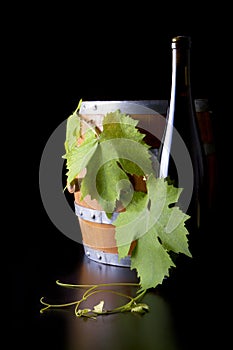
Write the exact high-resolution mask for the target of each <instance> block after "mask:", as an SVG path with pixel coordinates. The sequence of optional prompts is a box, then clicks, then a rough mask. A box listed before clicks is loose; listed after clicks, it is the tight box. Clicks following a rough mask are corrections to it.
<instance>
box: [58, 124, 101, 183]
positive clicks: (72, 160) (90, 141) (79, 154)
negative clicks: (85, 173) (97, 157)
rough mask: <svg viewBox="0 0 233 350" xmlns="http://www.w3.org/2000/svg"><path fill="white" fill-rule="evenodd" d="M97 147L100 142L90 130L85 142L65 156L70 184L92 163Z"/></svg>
mask: <svg viewBox="0 0 233 350" xmlns="http://www.w3.org/2000/svg"><path fill="white" fill-rule="evenodd" d="M76 143H77V141H76ZM97 145H98V142H97V139H96V135H95V134H94V133H93V131H92V130H89V131H88V132H86V138H85V140H84V142H83V143H82V144H81V145H79V146H77V144H75V145H73V147H72V148H71V149H70V151H69V152H68V153H67V154H66V155H65V156H64V158H65V159H66V167H67V169H68V172H67V173H66V175H67V182H68V183H71V182H72V181H73V180H74V179H75V178H76V177H77V176H78V174H79V173H80V172H81V171H82V170H83V169H85V168H86V166H87V165H88V163H90V160H91V158H92V157H93V155H94V153H95V151H96V148H97Z"/></svg>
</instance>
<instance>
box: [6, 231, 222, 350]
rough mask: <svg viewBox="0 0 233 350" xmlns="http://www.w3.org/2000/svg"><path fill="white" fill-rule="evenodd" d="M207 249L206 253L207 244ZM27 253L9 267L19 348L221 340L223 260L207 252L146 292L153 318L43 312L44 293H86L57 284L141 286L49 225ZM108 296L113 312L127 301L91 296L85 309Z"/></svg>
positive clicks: (170, 349)
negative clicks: (219, 269) (218, 278)
mask: <svg viewBox="0 0 233 350" xmlns="http://www.w3.org/2000/svg"><path fill="white" fill-rule="evenodd" d="M42 238H43V239H42ZM202 249H203V252H204V251H205V242H204V241H203V247H202ZM202 249H200V251H202ZM21 252H22V249H21V250H20V251H18V253H16V254H14V259H12V260H11V265H10V266H11V268H12V299H11V300H13V302H12V303H11V306H12V308H11V312H10V315H11V317H10V318H11V330H12V338H11V339H10V342H13V343H14V344H18V345H19V344H21V346H22V348H24V349H65V350H76V349H81V350H83V349H84V350H85V349H91V348H93V349H96V350H98V349H100V350H105V349H114V350H115V349H120V350H123V349H135V350H141V349H143V350H144V349H145V350H150V349H156V350H160V349H161V350H162V349H163V350H164V349H165V350H183V349H185V350H186V349H197V348H199V347H200V346H204V345H206V346H207V345H208V344H210V343H212V341H213V336H214V337H216V336H217V333H215V332H214V330H215V329H216V328H218V327H219V325H220V324H221V319H220V318H218V317H217V311H216V308H219V306H218V305H220V303H221V297H220V296H221V293H220V288H219V287H218V286H216V285H215V284H214V276H215V271H216V270H214V268H215V265H216V266H217V263H216V261H214V260H213V259H210V260H208V259H207V260H206V259H205V258H206V256H205V254H202V253H201V252H200V255H199V256H196V257H194V258H193V259H189V258H186V257H180V258H179V259H178V261H177V268H176V269H175V270H173V271H171V275H170V277H169V278H167V279H166V280H164V283H163V284H162V285H160V286H158V287H157V288H156V289H154V290H151V291H148V292H147V294H146V295H145V296H144V298H143V302H145V303H147V304H148V305H149V307H150V311H149V312H148V313H146V314H144V315H139V314H133V313H124V314H114V315H108V316H100V317H98V318H97V319H96V320H93V319H83V318H77V317H76V316H75V314H74V307H70V308H64V309H59V310H58V309H56V310H50V311H48V312H44V313H43V314H40V309H41V308H42V305H41V304H40V298H41V297H42V296H44V297H45V298H46V301H48V302H50V303H53V304H54V303H64V302H69V301H74V300H76V299H79V298H80V296H81V294H82V293H83V291H82V290H79V289H78V290H77V289H68V288H64V287H61V286H58V285H57V284H56V280H60V281H61V282H63V283H74V284H93V283H110V282H137V276H136V273H135V271H131V270H130V269H129V268H125V267H116V266H108V265H103V264H99V263H96V262H94V261H91V260H89V259H88V258H87V257H85V256H84V252H83V247H82V245H80V244H77V243H76V242H73V241H71V240H69V239H68V238H67V237H65V236H64V235H62V234H61V233H60V232H58V231H57V230H56V229H55V228H50V225H49V224H48V231H44V232H43V233H41V235H40V237H39V238H38V239H36V236H35V237H33V239H32V238H31V240H29V241H28V242H27V246H25V247H24V250H23V252H24V255H23V256H22V255H21ZM204 256H205V258H204ZM120 291H121V292H123V293H126V294H129V295H130V294H132V295H134V293H135V289H134V288H133V287H121V288H120ZM213 291H215V306H214V307H213V301H212V300H213ZM102 299H104V300H105V305H106V306H108V307H114V306H120V305H121V304H122V303H124V302H126V300H125V299H123V298H121V297H119V296H116V295H112V294H107V293H104V295H102V294H101V295H100V294H97V295H95V296H94V297H93V298H92V299H89V300H88V301H87V306H88V303H90V304H89V305H91V306H93V305H96V304H98V303H99V301H100V300H102ZM82 306H83V307H84V306H85V304H83V305H82Z"/></svg>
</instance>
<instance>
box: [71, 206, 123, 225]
mask: <svg viewBox="0 0 233 350" xmlns="http://www.w3.org/2000/svg"><path fill="white" fill-rule="evenodd" d="M74 207H75V214H76V215H77V216H78V217H79V218H81V219H83V220H86V221H90V222H96V223H98V224H109V225H110V224H112V223H113V222H114V221H115V220H116V218H117V216H118V214H119V213H118V212H114V213H113V215H112V217H111V218H110V219H109V218H108V217H107V215H106V213H105V211H103V210H96V209H91V208H86V207H83V206H82V205H79V204H77V203H76V202H74Z"/></svg>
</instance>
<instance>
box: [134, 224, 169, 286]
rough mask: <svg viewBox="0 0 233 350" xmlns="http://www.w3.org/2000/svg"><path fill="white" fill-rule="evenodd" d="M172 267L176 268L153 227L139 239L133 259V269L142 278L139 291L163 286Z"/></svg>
mask: <svg viewBox="0 0 233 350" xmlns="http://www.w3.org/2000/svg"><path fill="white" fill-rule="evenodd" d="M172 266H175V265H174V263H173V261H172V259H171V258H170V256H169V254H168V252H167V251H166V250H165V249H164V248H163V246H162V245H161V244H160V242H159V240H158V237H157V232H156V228H155V227H152V228H151V229H150V230H149V231H148V232H147V233H146V234H145V235H143V236H142V237H140V239H138V242H137V245H136V247H135V249H134V251H133V254H132V257H131V269H136V270H137V274H138V277H139V278H140V285H141V289H140V290H139V291H141V290H146V289H149V288H155V287H156V286H157V285H158V284H161V283H162V282H163V279H164V277H165V276H169V269H170V268H171V267H172Z"/></svg>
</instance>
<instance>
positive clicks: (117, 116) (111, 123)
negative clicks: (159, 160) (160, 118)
mask: <svg viewBox="0 0 233 350" xmlns="http://www.w3.org/2000/svg"><path fill="white" fill-rule="evenodd" d="M137 124H138V120H135V119H133V118H132V117H130V116H129V115H126V114H124V113H121V112H120V110H116V111H115V112H111V113H107V114H106V115H105V116H104V119H103V132H102V133H101V137H100V141H101V140H109V139H118V138H127V139H131V140H134V141H136V142H139V143H143V144H145V142H144V141H143V139H144V137H145V135H144V134H143V133H141V132H139V130H138V129H137V128H136V126H137ZM145 145H146V144H145Z"/></svg>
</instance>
